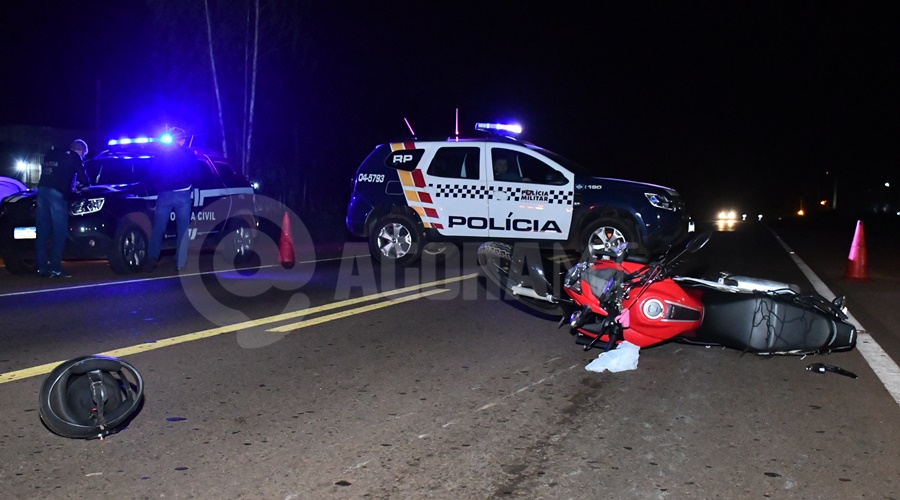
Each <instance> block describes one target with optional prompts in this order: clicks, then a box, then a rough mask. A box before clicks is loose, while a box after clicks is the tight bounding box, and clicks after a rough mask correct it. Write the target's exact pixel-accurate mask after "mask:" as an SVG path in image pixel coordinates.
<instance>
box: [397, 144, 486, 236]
mask: <svg viewBox="0 0 900 500" xmlns="http://www.w3.org/2000/svg"><path fill="white" fill-rule="evenodd" d="M421 165H422V166H421V167H419V168H418V169H417V171H419V172H418V173H417V172H413V173H412V174H411V175H412V176H413V177H418V176H421V181H420V182H421V184H422V186H421V188H418V192H417V193H412V195H411V193H410V192H409V190H407V191H406V195H407V203H409V204H410V206H411V207H412V208H413V209H414V210H416V212H417V213H418V214H419V216H420V217H421V218H422V222H423V223H424V224H425V227H426V228H429V227H430V228H433V229H436V230H437V231H438V232H440V233H441V234H442V235H445V236H469V237H487V236H488V228H487V212H488V197H489V193H488V190H487V181H486V179H485V167H484V143H482V142H460V143H446V144H441V145H439V146H438V147H437V148H436V149H434V150H433V151H429V152H428V153H426V154H425V156H423V158H422V161H421ZM413 181H416V182H415V184H417V183H418V182H419V181H417V180H416V179H413ZM422 192H424V194H425V196H422V194H423V193H422Z"/></svg>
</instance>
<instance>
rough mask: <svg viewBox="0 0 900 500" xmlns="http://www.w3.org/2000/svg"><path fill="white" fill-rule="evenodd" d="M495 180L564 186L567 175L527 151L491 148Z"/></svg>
mask: <svg viewBox="0 0 900 500" xmlns="http://www.w3.org/2000/svg"><path fill="white" fill-rule="evenodd" d="M491 162H492V164H493V172H494V180H498V181H506V182H529V183H532V184H547V185H551V186H562V185H563V184H565V183H566V176H565V175H563V174H562V173H561V172H560V171H558V170H556V169H555V168H553V167H551V166H550V165H547V164H546V163H544V162H543V161H541V160H539V159H537V158H535V157H533V156H531V155H527V154H525V153H520V152H518V151H513V150H511V149H504V148H492V149H491Z"/></svg>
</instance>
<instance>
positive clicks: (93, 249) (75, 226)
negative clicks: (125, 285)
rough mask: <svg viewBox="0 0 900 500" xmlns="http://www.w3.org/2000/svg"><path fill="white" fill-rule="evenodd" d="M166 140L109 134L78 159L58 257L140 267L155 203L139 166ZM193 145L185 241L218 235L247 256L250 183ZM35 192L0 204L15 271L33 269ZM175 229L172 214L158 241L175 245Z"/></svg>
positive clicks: (209, 241)
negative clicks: (83, 184) (77, 182)
mask: <svg viewBox="0 0 900 500" xmlns="http://www.w3.org/2000/svg"><path fill="white" fill-rule="evenodd" d="M170 143H171V137H170V136H168V135H163V136H162V137H159V138H146V137H144V138H138V139H118V140H112V141H109V147H108V149H106V150H105V151H103V152H101V153H100V154H98V155H97V156H95V157H94V158H93V159H91V160H88V161H86V162H85V170H86V171H87V174H88V177H89V178H90V180H91V183H92V185H91V186H90V187H89V188H86V189H83V190H81V191H80V192H79V193H77V194H76V195H73V197H72V199H71V200H70V202H69V235H68V240H67V241H66V250H65V254H64V258H66V259H108V261H109V265H110V267H112V269H113V271H115V272H116V273H120V274H126V273H132V272H136V271H139V270H141V269H142V267H143V264H144V262H145V260H146V258H147V247H148V240H149V235H150V232H151V229H152V224H153V215H154V210H155V206H156V193H154V192H152V191H151V189H150V187H149V183H148V181H147V176H146V174H147V172H148V169H150V168H153V158H154V156H155V155H156V154H157V152H158V151H159V150H160V148H165V147H171V146H170ZM194 153H195V154H196V157H197V163H196V168H197V175H196V177H195V183H194V185H193V187H192V194H191V195H192V199H193V207H192V210H191V222H190V229H189V234H188V236H189V238H190V240H191V242H190V244H191V246H192V247H195V248H198V247H199V248H217V247H219V245H220V243H224V244H225V245H226V246H225V247H224V248H225V249H226V250H227V251H228V252H234V256H233V257H234V258H235V259H237V260H240V259H241V258H243V257H248V256H249V255H250V254H251V252H252V241H253V237H254V235H255V230H256V227H257V218H256V206H255V195H254V191H253V188H252V187H251V185H250V183H249V182H248V181H247V179H246V178H244V177H243V176H242V175H240V174H239V173H237V172H235V171H234V170H233V169H232V167H231V166H230V165H229V164H228V163H227V162H226V161H225V160H224V159H222V158H220V157H218V156H216V155H213V154H209V153H207V152H204V151H202V150H199V149H194ZM36 195H37V192H36V190H34V189H32V190H29V191H26V192H23V193H20V194H16V195H13V196H9V197H7V198H5V199H4V200H3V203H2V204H0V255H2V257H3V261H4V262H5V263H6V269H7V270H8V271H10V272H11V273H14V274H22V273H29V272H33V271H34V269H35V263H34V260H35V248H34V242H35V235H36V228H35V206H36V200H37V196H36ZM175 236H176V230H175V221H174V214H173V215H171V216H170V221H169V224H168V226H167V227H166V231H165V236H164V238H163V248H164V249H174V247H175ZM219 248H221V247H219Z"/></svg>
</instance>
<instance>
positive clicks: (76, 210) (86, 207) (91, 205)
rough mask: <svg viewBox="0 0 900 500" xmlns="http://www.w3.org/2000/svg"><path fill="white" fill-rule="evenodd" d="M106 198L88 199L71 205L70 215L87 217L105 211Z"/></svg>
mask: <svg viewBox="0 0 900 500" xmlns="http://www.w3.org/2000/svg"><path fill="white" fill-rule="evenodd" d="M105 201H106V198H87V199H84V200H79V201H76V202H74V203H72V204H71V205H69V215H87V214H92V213H94V212H99V211H100V210H101V209H103V203H104V202H105Z"/></svg>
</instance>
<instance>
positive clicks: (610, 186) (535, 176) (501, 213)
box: [346, 123, 689, 266]
mask: <svg viewBox="0 0 900 500" xmlns="http://www.w3.org/2000/svg"><path fill="white" fill-rule="evenodd" d="M476 130H478V131H480V132H482V133H484V137H479V138H475V139H461V138H457V137H452V138H450V139H447V140H438V141H418V140H415V139H412V140H409V141H404V142H394V143H389V144H381V145H379V146H377V147H376V148H375V149H374V150H373V151H372V152H371V153H370V154H369V156H368V157H367V158H366V159H365V161H363V163H362V165H360V167H359V168H358V170H357V173H356V177H355V178H354V187H353V193H352V195H351V199H350V203H349V206H348V207H347V218H346V225H347V229H348V230H349V232H350V233H352V234H354V235H356V236H359V237H365V238H368V241H369V247H370V251H371V253H372V255H373V256H374V257H375V258H376V259H377V260H379V261H381V262H387V261H390V262H393V263H395V264H396V265H398V266H404V265H408V264H411V263H413V262H414V261H415V260H416V259H418V258H419V257H420V256H421V254H422V250H423V248H425V247H426V245H427V244H429V243H448V242H450V243H452V242H461V241H485V240H511V241H537V242H541V243H551V244H552V243H560V244H562V245H563V246H564V248H566V249H567V250H573V251H576V252H580V251H583V250H584V249H585V248H586V245H588V244H589V243H591V244H594V245H605V246H606V247H608V248H609V249H612V248H613V247H614V246H615V245H617V244H618V243H620V242H622V241H627V242H636V243H637V244H638V245H639V248H640V249H641V250H642V251H643V252H644V253H648V254H653V253H655V252H658V251H660V250H662V249H664V248H665V246H666V245H668V244H670V243H674V242H676V241H677V240H680V239H682V238H683V237H684V236H685V235H686V233H687V232H688V228H689V220H688V217H687V214H686V212H685V209H684V206H683V202H682V199H681V196H680V195H679V194H678V192H676V191H675V190H674V189H671V188H668V187H663V186H657V185H653V184H644V183H639V182H633V181H628V180H621V179H611V178H605V177H593V176H591V175H590V174H589V173H586V171H585V170H584V169H583V168H582V167H580V166H578V165H577V164H575V163H574V162H572V161H570V160H568V159H566V158H563V157H562V156H560V155H558V154H555V153H553V152H550V151H548V150H546V149H543V148H540V147H537V146H535V145H533V144H530V143H527V142H524V141H521V140H518V139H517V138H515V135H516V134H518V133H520V132H521V127H519V126H517V125H515V126H510V125H505V124H492V123H479V124H476Z"/></svg>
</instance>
